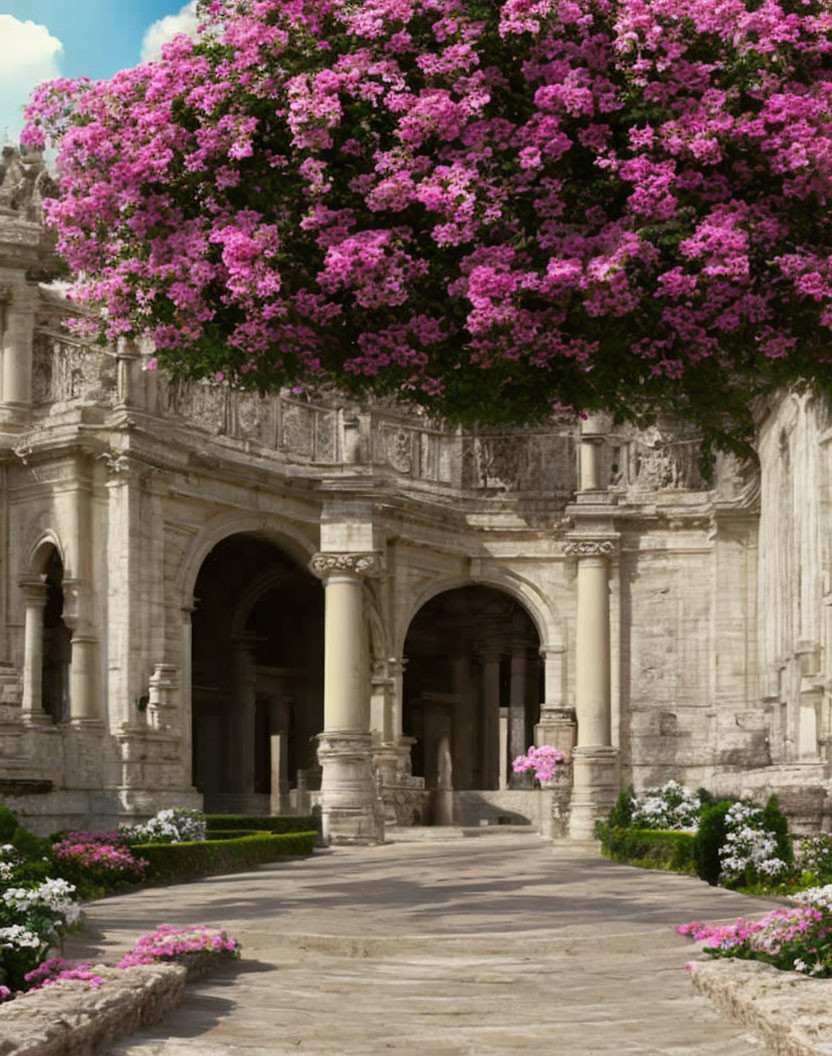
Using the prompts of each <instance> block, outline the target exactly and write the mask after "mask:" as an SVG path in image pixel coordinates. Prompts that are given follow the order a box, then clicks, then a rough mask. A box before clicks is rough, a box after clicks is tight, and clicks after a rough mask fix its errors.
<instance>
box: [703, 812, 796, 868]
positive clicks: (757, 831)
mask: <svg viewBox="0 0 832 1056" xmlns="http://www.w3.org/2000/svg"><path fill="white" fill-rule="evenodd" d="M778 850H779V841H778V836H777V833H776V832H774V831H773V830H772V829H769V828H767V827H766V821H765V817H764V813H763V810H762V809H761V808H760V807H756V806H754V805H753V804H751V803H734V804H733V805H732V806H730V807H729V808H728V811H727V813H726V815H725V842H724V843H723V844H722V847H721V848H720V852H719V862H720V874H719V882H720V883H721V884H725V885H726V886H729V887H730V886H737V885H738V884H743V883H744V884H753V883H755V882H756V881H758V880H778V879H780V878H782V877H784V876H785V875H786V874H787V873H788V872H789V870H790V863H789V862H788V861H787V860H785V858H782V857H780V856H779V853H778Z"/></svg>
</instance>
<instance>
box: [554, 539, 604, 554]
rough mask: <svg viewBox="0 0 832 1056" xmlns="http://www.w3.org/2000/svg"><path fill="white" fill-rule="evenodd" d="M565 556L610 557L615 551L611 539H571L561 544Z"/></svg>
mask: <svg viewBox="0 0 832 1056" xmlns="http://www.w3.org/2000/svg"><path fill="white" fill-rule="evenodd" d="M563 552H564V554H566V556H567V557H611V556H612V554H614V553H615V543H614V542H613V540H612V539H571V540H570V541H569V542H568V543H564V544H563Z"/></svg>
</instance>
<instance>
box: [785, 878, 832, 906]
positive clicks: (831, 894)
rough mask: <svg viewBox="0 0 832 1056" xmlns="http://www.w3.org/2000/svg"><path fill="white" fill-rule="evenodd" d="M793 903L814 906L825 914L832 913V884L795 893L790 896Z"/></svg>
mask: <svg viewBox="0 0 832 1056" xmlns="http://www.w3.org/2000/svg"><path fill="white" fill-rule="evenodd" d="M789 898H790V899H791V900H792V902H799V903H800V904H801V905H806V906H814V907H815V908H816V909H822V910H824V911H825V912H829V913H832V884H824V885H823V886H822V887H807V888H804V889H803V890H802V891H795V892H794V894H791V895H789Z"/></svg>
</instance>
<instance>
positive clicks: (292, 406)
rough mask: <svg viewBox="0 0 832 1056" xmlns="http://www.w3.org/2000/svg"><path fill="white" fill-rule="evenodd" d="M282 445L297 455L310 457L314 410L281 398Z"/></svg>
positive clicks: (312, 442)
mask: <svg viewBox="0 0 832 1056" xmlns="http://www.w3.org/2000/svg"><path fill="white" fill-rule="evenodd" d="M281 404H282V409H283V414H282V426H283V428H282V430H281V434H282V435H281V442H282V445H283V447H285V448H286V449H287V450H288V451H291V452H293V453H295V454H297V455H301V456H303V457H306V458H311V457H312V453H313V445H314V429H315V419H314V412H313V411H312V410H311V409H310V408H309V407H304V406H302V405H301V404H297V403H290V402H289V401H288V400H281Z"/></svg>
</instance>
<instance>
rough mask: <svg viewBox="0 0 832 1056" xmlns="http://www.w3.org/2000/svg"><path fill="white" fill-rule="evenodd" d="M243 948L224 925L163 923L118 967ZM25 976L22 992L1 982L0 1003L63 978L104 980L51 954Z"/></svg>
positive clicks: (233, 953)
mask: <svg viewBox="0 0 832 1056" xmlns="http://www.w3.org/2000/svg"><path fill="white" fill-rule="evenodd" d="M240 950H241V947H240V943H239V942H238V941H237V940H236V939H233V938H231V936H230V935H229V934H228V932H227V931H226V930H225V929H224V928H221V929H219V930H217V929H216V928H209V927H208V926H207V925H206V924H195V925H193V926H191V927H188V928H175V927H173V926H172V925H170V924H161V925H160V926H159V927H158V928H157V929H156V930H155V931H151V932H148V933H147V934H146V935H142V936H141V938H140V939H138V941H137V942H136V944H135V946H134V947H133V949H132V950H131V951H130V952H129V953H127V954H125V955H124V957H122V958H121V960H120V961H119V962H118V964H117V965H116V967H117V968H122V969H124V968H133V967H134V966H136V965H139V964H153V963H155V962H158V961H180V960H182V959H183V958H186V957H187V956H188V955H190V954H202V955H205V956H208V957H212V958H213V957H215V958H217V960H220V959H225V958H238V957H239V956H240ZM24 979H25V982H26V990H25V991H22V992H21V993H19V994H18V993H15V992H13V991H12V990H10V989H9V988H8V987H6V986H0V1003H2V1002H3V1001H7V1000H10V999H12V998H14V997H18V996H24V995H25V994H26V993H31V992H33V991H35V990H41V989H43V987H45V986H51V985H53V984H54V983H60V982H62V981H64V980H80V981H81V982H86V983H88V984H89V985H90V986H91V987H93V988H97V987H99V986H102V985H103V983H104V980H103V979H102V978H101V976H100V975H98V974H96V972H95V970H94V968H93V967H92V966H91V965H89V964H86V963H84V962H79V961H68V960H66V959H65V958H63V957H50V958H49V959H48V960H46V961H43V962H42V963H41V964H39V965H38V967H37V968H35V969H33V970H32V971H31V972H28V973H27V974H26V976H24Z"/></svg>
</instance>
